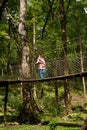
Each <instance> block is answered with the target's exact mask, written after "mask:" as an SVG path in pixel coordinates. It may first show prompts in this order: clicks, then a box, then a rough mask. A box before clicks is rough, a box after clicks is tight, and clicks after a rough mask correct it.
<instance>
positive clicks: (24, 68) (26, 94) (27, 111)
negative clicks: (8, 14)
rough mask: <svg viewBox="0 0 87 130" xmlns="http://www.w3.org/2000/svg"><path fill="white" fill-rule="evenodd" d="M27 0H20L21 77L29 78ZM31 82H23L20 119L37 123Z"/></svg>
mask: <svg viewBox="0 0 87 130" xmlns="http://www.w3.org/2000/svg"><path fill="white" fill-rule="evenodd" d="M26 6H27V0H20V23H19V34H20V37H21V43H22V60H21V61H22V63H21V78H22V80H24V79H29V76H30V72H29V54H30V53H29V52H30V48H29V41H28V37H27V29H26V28H27V27H26V18H27V7H26ZM31 91H32V90H31V84H29V83H22V94H23V111H22V113H21V114H20V117H21V118H20V119H21V121H20V122H22V123H36V122H37V121H38V117H37V116H36V111H37V110H38V107H37V104H36V103H35V100H34V98H33V94H32V92H31Z"/></svg>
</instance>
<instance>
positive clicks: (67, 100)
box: [59, 0, 71, 114]
mask: <svg viewBox="0 0 87 130" xmlns="http://www.w3.org/2000/svg"><path fill="white" fill-rule="evenodd" d="M59 11H60V25H61V37H62V57H63V59H64V75H67V74H68V69H67V67H68V64H67V59H66V54H67V38H66V15H65V10H64V0H60V2H59ZM64 90H65V97H64V99H65V112H66V113H67V114H68V113H70V111H71V96H70V90H69V82H68V80H67V79H66V80H65V81H64Z"/></svg>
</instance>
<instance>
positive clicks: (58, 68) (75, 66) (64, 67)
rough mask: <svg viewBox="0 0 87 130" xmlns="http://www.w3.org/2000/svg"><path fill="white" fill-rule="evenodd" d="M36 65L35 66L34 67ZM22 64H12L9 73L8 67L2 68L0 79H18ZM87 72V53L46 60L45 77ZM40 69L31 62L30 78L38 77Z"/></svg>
mask: <svg viewBox="0 0 87 130" xmlns="http://www.w3.org/2000/svg"><path fill="white" fill-rule="evenodd" d="M34 66H35V67H34ZM20 72H21V66H20V65H10V66H9V73H7V69H6V67H4V66H2V68H0V80H4V79H14V80H18V79H19V77H20ZM82 72H87V55H83V56H82V57H81V56H80V55H76V56H74V57H73V58H72V57H66V58H65V59H63V58H61V57H60V58H58V59H57V58H56V59H52V60H48V61H47V60H46V75H45V78H51V77H59V76H67V75H71V74H77V73H82ZM38 78H40V77H39V71H38V66H37V65H34V64H33V63H32V64H30V77H29V79H38Z"/></svg>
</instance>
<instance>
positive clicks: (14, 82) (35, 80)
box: [0, 72, 87, 87]
mask: <svg viewBox="0 0 87 130" xmlns="http://www.w3.org/2000/svg"><path fill="white" fill-rule="evenodd" d="M85 76H87V72H83V73H76V74H70V75H65V76H57V77H49V78H43V79H40V78H38V79H22V80H10V79H8V80H0V87H1V86H4V85H6V84H16V83H24V82H46V81H51V80H65V79H71V78H76V77H85Z"/></svg>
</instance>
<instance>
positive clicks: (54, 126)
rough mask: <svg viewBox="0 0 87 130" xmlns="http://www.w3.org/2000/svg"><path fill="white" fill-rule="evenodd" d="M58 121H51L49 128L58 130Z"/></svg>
mask: <svg viewBox="0 0 87 130" xmlns="http://www.w3.org/2000/svg"><path fill="white" fill-rule="evenodd" d="M56 125H57V124H56V123H55V122H50V123H49V126H50V128H49V130H56Z"/></svg>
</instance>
